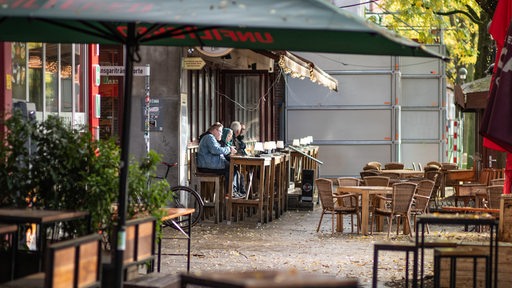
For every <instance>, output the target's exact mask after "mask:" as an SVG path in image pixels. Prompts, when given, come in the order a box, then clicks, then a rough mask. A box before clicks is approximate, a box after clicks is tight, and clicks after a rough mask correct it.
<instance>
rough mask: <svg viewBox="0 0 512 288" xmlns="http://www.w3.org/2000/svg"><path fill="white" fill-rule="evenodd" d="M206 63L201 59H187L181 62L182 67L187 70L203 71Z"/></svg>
mask: <svg viewBox="0 0 512 288" xmlns="http://www.w3.org/2000/svg"><path fill="white" fill-rule="evenodd" d="M204 65H206V62H204V60H203V58H201V57H186V58H183V59H182V61H181V66H182V67H183V69H185V70H201V69H203V67H204Z"/></svg>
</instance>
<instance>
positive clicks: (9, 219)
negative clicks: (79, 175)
mask: <svg viewBox="0 0 512 288" xmlns="http://www.w3.org/2000/svg"><path fill="white" fill-rule="evenodd" d="M82 219H85V220H87V223H88V231H87V233H91V222H90V220H91V219H90V215H89V212H87V211H57V210H43V209H10V208H4V209H0V223H6V224H14V225H16V226H18V227H19V226H22V225H25V224H27V223H32V224H36V225H39V228H38V229H37V236H36V237H37V242H36V248H37V250H36V253H37V255H36V257H37V258H38V259H37V268H36V269H34V271H28V270H30V269H27V271H26V272H27V273H25V274H23V275H21V274H20V275H18V274H16V271H15V269H13V271H11V272H12V273H11V279H14V278H15V277H16V278H17V277H22V276H26V275H28V274H32V273H36V272H42V271H43V260H44V248H45V247H46V235H45V232H46V227H47V226H48V225H51V224H54V223H58V222H68V221H74V220H82ZM18 229H19V228H18ZM15 238H16V237H15ZM13 249H14V252H13V253H14V255H16V253H17V250H18V243H14V245H13ZM14 258H15V257H14ZM14 258H13V259H12V261H15V259H14ZM24 268H27V267H24Z"/></svg>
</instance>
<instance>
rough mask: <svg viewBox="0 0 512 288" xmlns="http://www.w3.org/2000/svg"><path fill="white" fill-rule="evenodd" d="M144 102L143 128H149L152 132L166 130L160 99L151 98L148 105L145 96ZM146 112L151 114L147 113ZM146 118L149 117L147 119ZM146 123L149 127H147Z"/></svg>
mask: <svg viewBox="0 0 512 288" xmlns="http://www.w3.org/2000/svg"><path fill="white" fill-rule="evenodd" d="M142 102H143V103H142V107H143V109H142V130H144V131H145V130H149V131H151V132H162V131H164V128H163V127H162V125H163V121H162V115H161V114H160V108H161V107H160V99H149V103H148V105H146V103H145V99H144V98H142ZM145 106H147V111H145V109H146V108H145ZM146 113H148V114H149V115H146ZM146 116H147V117H146ZM146 118H148V119H147V121H146ZM146 125H148V126H149V127H146Z"/></svg>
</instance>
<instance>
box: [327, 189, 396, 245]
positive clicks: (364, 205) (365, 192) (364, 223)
mask: <svg viewBox="0 0 512 288" xmlns="http://www.w3.org/2000/svg"><path fill="white" fill-rule="evenodd" d="M392 191H393V187H387V186H339V187H338V188H337V190H336V193H354V194H360V195H361V233H363V235H368V220H369V214H370V195H376V194H388V193H391V192H392ZM338 222H339V221H338Z"/></svg>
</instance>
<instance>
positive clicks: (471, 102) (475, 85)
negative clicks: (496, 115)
mask: <svg viewBox="0 0 512 288" xmlns="http://www.w3.org/2000/svg"><path fill="white" fill-rule="evenodd" d="M490 83H491V76H490V75H489V76H486V77H484V78H480V79H477V80H475V81H472V82H468V83H464V84H462V85H460V86H459V85H456V86H455V103H456V104H457V105H459V106H460V107H461V108H462V109H463V110H467V111H473V110H475V109H485V107H486V106H487V98H488V97H489V86H490Z"/></svg>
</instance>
